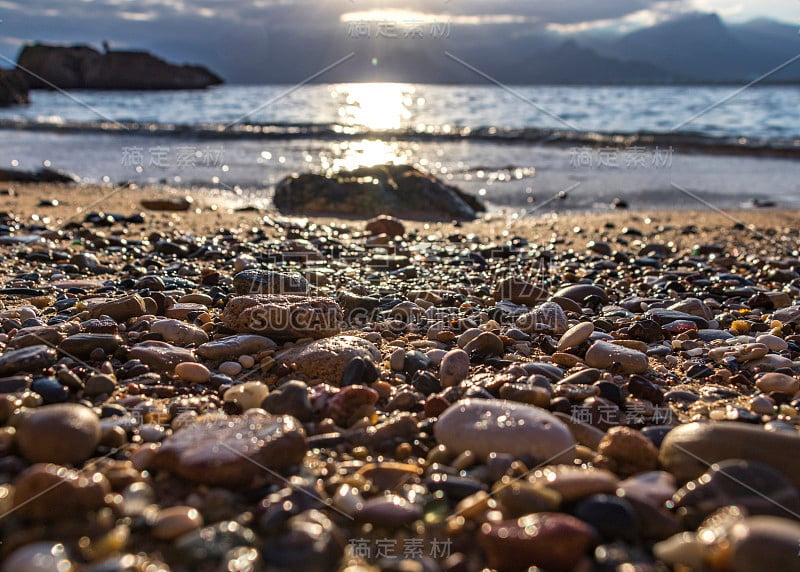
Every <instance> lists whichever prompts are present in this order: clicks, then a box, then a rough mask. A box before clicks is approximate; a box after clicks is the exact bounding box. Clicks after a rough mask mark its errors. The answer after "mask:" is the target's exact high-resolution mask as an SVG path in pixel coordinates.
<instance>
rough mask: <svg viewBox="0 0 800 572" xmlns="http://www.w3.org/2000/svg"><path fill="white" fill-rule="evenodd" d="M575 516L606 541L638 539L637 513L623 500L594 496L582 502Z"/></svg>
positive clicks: (608, 496)
mask: <svg viewBox="0 0 800 572" xmlns="http://www.w3.org/2000/svg"><path fill="white" fill-rule="evenodd" d="M574 514H575V516H577V517H578V518H579V519H581V520H582V521H583V522H585V523H587V524H589V525H591V526H592V527H594V529H595V530H597V531H598V532H599V533H600V535H601V536H603V538H605V539H606V540H618V539H623V540H634V539H635V538H636V537H637V525H638V519H637V517H636V511H635V510H634V509H633V507H632V506H631V504H630V503H629V502H628V501H627V500H625V499H623V498H619V497H616V496H613V495H593V496H590V497H587V498H585V499H583V500H582V501H580V502H579V503H578V504H577V505H576V506H575V511H574Z"/></svg>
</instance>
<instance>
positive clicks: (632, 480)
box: [617, 471, 678, 507]
mask: <svg viewBox="0 0 800 572" xmlns="http://www.w3.org/2000/svg"><path fill="white" fill-rule="evenodd" d="M677 490H678V487H677V485H676V484H675V477H673V476H672V475H671V474H669V473H668V472H666V471H651V472H647V473H639V474H638V475H634V476H632V477H629V478H627V479H625V480H624V481H621V482H620V483H619V487H618V488H617V494H620V493H622V494H623V495H624V496H626V497H633V498H635V499H638V500H640V501H643V502H646V503H649V504H650V505H652V506H656V507H660V506H663V505H664V503H665V502H667V501H668V500H670V499H671V498H672V495H674V494H675V492H676V491H677Z"/></svg>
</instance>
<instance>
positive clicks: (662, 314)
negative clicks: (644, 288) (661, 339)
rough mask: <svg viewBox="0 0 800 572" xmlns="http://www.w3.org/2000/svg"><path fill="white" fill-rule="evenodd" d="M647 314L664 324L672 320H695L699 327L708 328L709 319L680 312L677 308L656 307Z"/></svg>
mask: <svg viewBox="0 0 800 572" xmlns="http://www.w3.org/2000/svg"><path fill="white" fill-rule="evenodd" d="M646 316H647V317H648V318H651V319H653V320H655V321H656V322H658V323H659V324H660V325H662V326H664V325H665V324H669V323H670V322H676V321H687V322H693V323H694V324H695V325H696V326H697V327H698V328H699V329H707V328H708V320H706V319H705V318H701V317H700V316H694V315H692V314H686V313H684V312H678V311H675V310H667V309H666V308H654V309H652V310H650V311H648V312H647V314H646Z"/></svg>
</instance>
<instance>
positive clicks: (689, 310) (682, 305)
mask: <svg viewBox="0 0 800 572" xmlns="http://www.w3.org/2000/svg"><path fill="white" fill-rule="evenodd" d="M667 309H668V310H674V311H676V312H683V313H685V314H691V315H693V316H700V317H701V318H705V319H706V320H711V319H713V318H714V311H713V310H712V309H711V308H709V307H708V305H707V304H706V303H705V302H703V301H702V300H699V299H697V298H686V299H685V300H681V301H680V302H675V303H674V304H672V305H671V306H669V307H668V308H667Z"/></svg>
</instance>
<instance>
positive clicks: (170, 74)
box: [17, 44, 223, 90]
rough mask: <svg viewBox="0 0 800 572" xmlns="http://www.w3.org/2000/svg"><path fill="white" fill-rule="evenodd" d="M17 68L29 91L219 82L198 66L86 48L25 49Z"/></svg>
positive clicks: (142, 54) (189, 85) (185, 86)
mask: <svg viewBox="0 0 800 572" xmlns="http://www.w3.org/2000/svg"><path fill="white" fill-rule="evenodd" d="M17 65H18V67H19V69H20V70H25V71H26V72H28V76H29V77H28V82H29V84H30V88H31V89H52V88H53V86H55V87H59V88H61V89H142V90H150V89H205V88H207V87H209V86H212V85H218V84H221V83H223V82H222V79H221V78H220V77H219V76H217V75H215V74H214V73H212V72H211V71H209V70H208V69H206V68H204V67H202V66H193V65H174V64H170V63H168V62H166V61H164V60H162V59H161V58H158V57H156V56H154V55H152V54H150V53H148V52H137V51H116V50H113V51H108V52H106V53H101V52H98V51H97V50H95V49H94V48H91V47H90V46H83V45H78V46H50V45H45V44H34V45H28V46H25V47H24V48H23V49H22V51H21V52H20V54H19V58H18V59H17Z"/></svg>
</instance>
